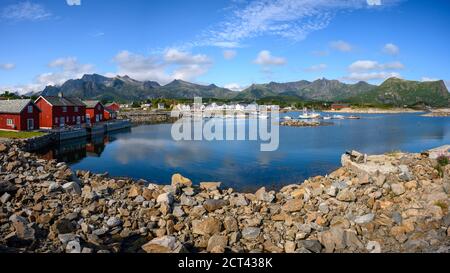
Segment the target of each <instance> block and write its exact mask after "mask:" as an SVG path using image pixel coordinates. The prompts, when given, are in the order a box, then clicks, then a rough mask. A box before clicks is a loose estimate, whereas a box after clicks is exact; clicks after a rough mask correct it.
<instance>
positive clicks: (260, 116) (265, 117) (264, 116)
mask: <svg viewBox="0 0 450 273" xmlns="http://www.w3.org/2000/svg"><path fill="white" fill-rule="evenodd" d="M258 118H260V119H268V118H269V116H268V115H259V116H258Z"/></svg>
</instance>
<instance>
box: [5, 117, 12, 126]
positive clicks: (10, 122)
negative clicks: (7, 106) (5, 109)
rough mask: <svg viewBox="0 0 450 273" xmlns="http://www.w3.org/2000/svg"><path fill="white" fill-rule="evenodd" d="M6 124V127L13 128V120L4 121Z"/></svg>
mask: <svg viewBox="0 0 450 273" xmlns="http://www.w3.org/2000/svg"><path fill="white" fill-rule="evenodd" d="M6 124H7V125H8V126H13V125H14V120H12V119H10V118H9V119H7V120H6Z"/></svg>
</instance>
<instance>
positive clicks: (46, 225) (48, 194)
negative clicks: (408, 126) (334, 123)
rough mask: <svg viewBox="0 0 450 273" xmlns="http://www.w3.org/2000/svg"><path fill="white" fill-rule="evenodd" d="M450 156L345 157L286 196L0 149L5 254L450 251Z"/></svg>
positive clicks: (0, 236)
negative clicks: (155, 178) (76, 166)
mask: <svg viewBox="0 0 450 273" xmlns="http://www.w3.org/2000/svg"><path fill="white" fill-rule="evenodd" d="M448 148H449V147H446V149H445V148H443V149H437V150H433V151H430V152H427V153H422V154H408V153H395V154H394V153H391V154H386V155H374V156H367V155H363V154H360V153H358V152H351V153H347V154H344V155H343V156H342V165H343V167H342V168H339V169H338V170H336V171H334V172H333V173H331V174H329V175H327V176H325V177H323V176H318V177H313V178H310V179H308V180H306V181H304V183H302V184H296V185H289V186H286V187H283V188H282V189H281V190H279V191H277V192H275V191H266V189H265V188H261V189H259V190H258V191H257V192H255V193H238V192H234V191H233V190H232V189H222V188H221V185H220V183H218V182H203V183H200V184H199V186H196V185H193V184H192V182H191V180H189V179H188V178H185V177H183V176H181V175H179V174H175V175H173V177H172V181H171V185H165V186H164V185H155V184H151V183H148V182H147V181H143V180H140V181H132V180H124V179H113V178H110V177H108V175H107V174H94V173H91V172H87V171H78V172H76V173H74V172H72V171H71V169H70V168H69V167H68V166H67V165H66V164H64V163H57V162H55V161H46V160H43V159H39V158H37V157H36V156H35V155H33V154H30V153H27V152H24V151H23V150H22V144H21V143H20V142H8V143H4V144H0V162H1V172H0V202H1V210H0V252H68V253H80V252H82V253H116V252H148V253H153V252H165V253H167V252H173V253H174V252H178V253H180V252H217V253H221V252H289V253H292V252H294V253H310V252H314V253H319V252H365V253H367V252H372V253H377V252H450V228H449V225H450V214H449V210H448V206H449V193H450V165H448V158H447V161H446V160H445V157H448V155H449V154H448Z"/></svg>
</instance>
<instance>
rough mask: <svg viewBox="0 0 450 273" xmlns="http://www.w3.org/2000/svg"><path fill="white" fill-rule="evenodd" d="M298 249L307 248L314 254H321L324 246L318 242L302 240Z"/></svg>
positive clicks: (298, 244)
mask: <svg viewBox="0 0 450 273" xmlns="http://www.w3.org/2000/svg"><path fill="white" fill-rule="evenodd" d="M297 247H298V248H305V249H307V250H309V251H311V252H313V253H320V252H321V251H322V245H321V244H320V242H319V241H318V240H301V241H299V242H298V243H297Z"/></svg>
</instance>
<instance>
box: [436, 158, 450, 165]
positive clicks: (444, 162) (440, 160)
mask: <svg viewBox="0 0 450 273" xmlns="http://www.w3.org/2000/svg"><path fill="white" fill-rule="evenodd" d="M449 161H450V159H449V157H448V156H445V155H441V156H439V157H438V158H437V162H438V164H439V165H440V166H447V165H448V163H449Z"/></svg>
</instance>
